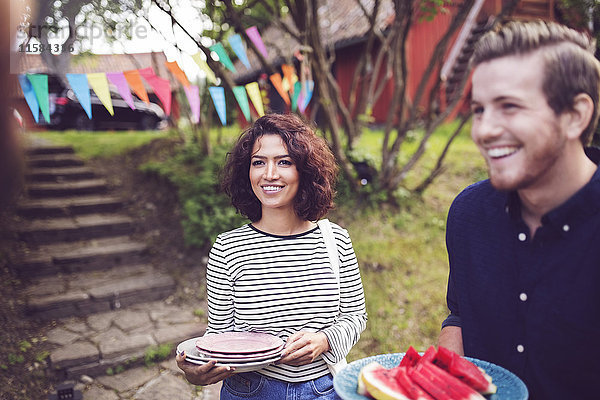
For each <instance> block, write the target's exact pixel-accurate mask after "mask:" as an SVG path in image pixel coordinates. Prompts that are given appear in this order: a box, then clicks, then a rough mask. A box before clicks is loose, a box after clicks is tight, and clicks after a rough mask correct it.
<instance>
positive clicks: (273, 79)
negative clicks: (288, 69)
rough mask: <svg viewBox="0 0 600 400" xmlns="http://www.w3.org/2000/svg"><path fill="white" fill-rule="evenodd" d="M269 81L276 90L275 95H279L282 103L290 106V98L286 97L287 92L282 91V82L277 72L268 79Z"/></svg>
mask: <svg viewBox="0 0 600 400" xmlns="http://www.w3.org/2000/svg"><path fill="white" fill-rule="evenodd" d="M269 79H271V82H272V83H273V86H275V89H277V93H279V95H280V96H281V98H282V99H283V101H285V104H287V105H288V106H289V105H290V97H289V96H288V94H287V92H286V91H285V90H284V89H283V82H282V80H281V74H280V73H279V72H278V73H276V74H273V75H271V76H270V77H269Z"/></svg>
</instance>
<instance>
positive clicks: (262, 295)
mask: <svg viewBox="0 0 600 400" xmlns="http://www.w3.org/2000/svg"><path fill="white" fill-rule="evenodd" d="M331 227H332V230H333V236H334V238H335V242H336V245H337V250H338V256H339V260H340V263H339V265H340V291H339V294H341V298H340V297H339V294H338V286H337V282H336V279H335V276H334V275H333V271H332V268H331V266H330V262H329V257H328V253H327V248H326V246H325V240H324V238H323V235H322V233H321V230H320V228H319V227H315V228H314V229H311V230H310V231H308V232H304V233H301V234H298V235H290V236H277V235H271V234H268V233H266V232H262V231H260V230H258V229H256V228H255V227H254V226H252V225H250V224H248V225H244V226H242V227H240V228H237V229H234V230H232V231H229V232H225V233H222V234H220V235H219V236H218V237H217V239H216V241H215V244H214V245H213V247H212V249H211V251H210V256H209V261H208V267H207V273H206V281H207V298H208V329H207V331H206V334H211V333H219V332H226V331H253V332H265V333H270V334H273V335H277V336H279V337H281V338H282V339H283V340H284V341H285V340H287V338H288V336H290V335H291V334H293V333H295V332H297V331H300V330H306V331H312V332H318V331H322V332H323V333H325V335H326V336H327V339H328V340H329V345H330V350H329V351H327V352H325V353H323V354H322V357H318V358H317V359H316V360H315V361H314V362H312V363H311V364H308V365H303V366H298V367H296V366H291V365H283V364H279V365H270V366H268V367H266V368H264V369H262V370H260V371H259V372H260V373H262V374H263V375H266V376H269V377H272V378H276V379H280V380H284V381H288V382H302V381H307V380H311V379H315V378H318V377H321V376H323V375H326V374H327V373H329V369H328V368H327V363H329V364H334V363H336V362H337V361H339V360H341V359H343V358H344V357H345V356H346V355H347V354H348V352H349V351H350V349H351V348H352V346H354V345H355V344H356V342H358V339H359V337H360V334H361V332H362V331H363V330H364V329H365V326H366V322H367V313H366V310H365V299H364V293H363V287H362V282H361V279H360V272H359V269H358V263H357V261H356V256H355V254H354V249H353V248H352V242H351V241H350V237H349V236H348V232H347V231H346V230H345V229H343V228H341V227H340V226H338V225H336V224H333V223H332V224H331ZM338 298H340V308H339V309H338ZM340 310H341V312H339V311H340Z"/></svg>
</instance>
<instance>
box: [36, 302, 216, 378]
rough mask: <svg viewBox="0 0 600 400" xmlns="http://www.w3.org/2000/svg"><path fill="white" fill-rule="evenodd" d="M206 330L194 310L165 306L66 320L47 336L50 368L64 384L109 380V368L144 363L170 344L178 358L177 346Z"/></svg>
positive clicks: (137, 307) (150, 305) (142, 306)
mask: <svg viewBox="0 0 600 400" xmlns="http://www.w3.org/2000/svg"><path fill="white" fill-rule="evenodd" d="M205 329H206V324H205V323H204V322H203V320H202V319H201V318H199V317H198V316H196V315H194V310H192V309H189V308H185V307H181V306H176V305H169V304H166V303H165V302H163V301H157V302H149V303H145V304H138V305H133V306H131V307H130V308H128V309H126V310H115V311H111V312H104V313H98V314H94V315H89V316H86V317H76V318H69V319H63V320H59V321H57V323H56V327H55V328H54V329H52V330H51V331H49V332H48V334H47V335H46V337H47V343H48V345H49V347H50V357H49V364H50V368H51V370H52V372H53V374H54V375H55V376H58V377H59V378H61V379H78V378H79V377H80V376H81V375H88V376H91V377H97V376H101V375H106V374H107V369H108V368H113V369H114V368H116V367H118V366H127V367H131V366H134V365H140V364H144V358H145V355H146V353H147V351H148V349H149V348H151V347H153V346H157V345H164V344H170V345H171V354H170V355H171V356H173V355H174V354H175V347H176V346H177V344H178V343H180V342H182V341H184V340H186V339H189V338H191V337H197V336H201V335H202V334H203V333H204V331H205ZM171 362H173V363H174V361H171Z"/></svg>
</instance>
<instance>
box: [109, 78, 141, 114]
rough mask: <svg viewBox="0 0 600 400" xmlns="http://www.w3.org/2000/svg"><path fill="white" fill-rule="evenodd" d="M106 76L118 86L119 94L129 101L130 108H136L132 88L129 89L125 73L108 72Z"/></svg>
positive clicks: (126, 101)
mask: <svg viewBox="0 0 600 400" xmlns="http://www.w3.org/2000/svg"><path fill="white" fill-rule="evenodd" d="M106 78H108V81H109V82H110V83H112V84H113V85H115V86H116V87H117V90H118V91H119V94H120V95H121V97H122V98H123V100H125V103H127V105H128V106H129V108H131V109H132V110H135V104H133V97H132V96H131V90H129V85H128V84H127V79H125V75H124V74H123V73H122V72H107V73H106ZM144 91H145V90H144Z"/></svg>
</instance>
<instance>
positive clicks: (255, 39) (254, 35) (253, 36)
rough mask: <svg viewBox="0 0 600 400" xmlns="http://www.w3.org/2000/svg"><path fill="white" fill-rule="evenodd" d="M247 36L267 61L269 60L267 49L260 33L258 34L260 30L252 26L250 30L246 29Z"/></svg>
mask: <svg viewBox="0 0 600 400" xmlns="http://www.w3.org/2000/svg"><path fill="white" fill-rule="evenodd" d="M246 35H248V37H249V38H250V40H252V43H254V45H255V46H256V48H257V49H258V51H260V53H261V54H262V55H263V56H264V57H265V59H266V58H268V54H267V48H266V47H265V44H264V43H263V41H262V38H261V37H260V33H258V28H257V27H256V26H251V27H250V28H248V29H246Z"/></svg>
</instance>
